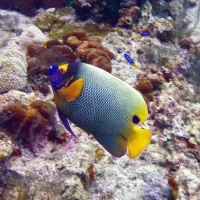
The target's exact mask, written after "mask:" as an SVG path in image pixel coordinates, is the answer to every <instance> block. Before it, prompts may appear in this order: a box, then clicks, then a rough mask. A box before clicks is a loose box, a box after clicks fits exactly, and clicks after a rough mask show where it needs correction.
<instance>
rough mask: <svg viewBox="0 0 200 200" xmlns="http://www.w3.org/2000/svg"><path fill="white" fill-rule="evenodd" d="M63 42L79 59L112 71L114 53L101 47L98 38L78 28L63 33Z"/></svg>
mask: <svg viewBox="0 0 200 200" xmlns="http://www.w3.org/2000/svg"><path fill="white" fill-rule="evenodd" d="M63 43H64V44H67V45H68V46H70V47H72V48H73V49H74V50H75V52H76V53H77V55H78V57H80V59H81V61H83V62H86V63H88V64H92V65H94V66H96V67H99V68H102V69H104V70H106V71H108V72H111V71H112V66H111V59H113V58H114V54H113V53H112V52H111V51H109V50H108V49H107V48H105V47H103V46H102V45H101V43H100V41H99V39H98V38H95V37H91V35H90V34H88V33H87V32H86V31H84V30H82V29H78V30H75V31H72V32H71V33H68V34H67V35H64V36H63Z"/></svg>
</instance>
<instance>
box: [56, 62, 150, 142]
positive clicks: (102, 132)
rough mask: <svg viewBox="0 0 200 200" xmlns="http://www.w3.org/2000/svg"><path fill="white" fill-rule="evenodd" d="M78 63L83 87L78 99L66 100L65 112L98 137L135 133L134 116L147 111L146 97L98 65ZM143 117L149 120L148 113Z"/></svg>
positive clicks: (74, 121) (125, 135)
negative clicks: (133, 130) (133, 129)
mask: <svg viewBox="0 0 200 200" xmlns="http://www.w3.org/2000/svg"><path fill="white" fill-rule="evenodd" d="M75 64H79V65H80V66H79V70H78V72H77V74H76V75H75V79H78V78H84V86H83V89H82V92H81V94H80V96H79V97H78V98H77V99H76V100H75V101H73V102H63V104H62V107H61V108H60V109H61V110H62V112H63V113H64V114H65V116H66V117H67V118H68V119H69V120H70V121H72V122H73V123H74V124H76V125H77V126H78V127H80V128H82V129H83V130H85V131H86V132H88V133H92V135H93V136H94V137H95V138H96V139H98V138H99V137H101V139H102V137H105V138H107V137H108V136H110V137H113V136H114V137H115V136H118V135H119V134H121V135H123V136H124V137H125V138H127V137H128V136H129V134H130V133H131V132H132V128H133V123H132V117H133V115H134V114H136V115H137V113H138V115H139V114H140V113H145V111H144V110H147V108H146V104H145V102H144V100H143V97H142V96H141V95H140V94H139V92H137V91H136V90H134V89H133V88H132V87H131V86H129V85H127V84H126V83H124V82H123V81H121V80H120V79H118V78H116V77H114V76H112V75H110V74H109V73H107V72H105V71H103V70H101V69H99V68H96V67H94V66H91V65H88V64H83V63H75ZM136 110H137V111H136ZM146 113H147V112H146ZM144 118H145V120H146V118H147V116H145V117H144ZM143 121H144V120H143Z"/></svg>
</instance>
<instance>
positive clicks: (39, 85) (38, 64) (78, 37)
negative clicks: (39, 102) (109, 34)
mask: <svg viewBox="0 0 200 200" xmlns="http://www.w3.org/2000/svg"><path fill="white" fill-rule="evenodd" d="M72 50H73V51H72ZM77 58H80V59H81V61H83V62H86V63H89V64H92V65H94V66H97V67H100V68H102V69H104V70H106V71H108V72H111V71H112V66H111V59H113V58H114V54H113V53H112V52H110V51H109V50H108V49H107V48H105V47H103V46H102V45H101V40H100V38H99V37H95V36H92V35H90V34H89V33H87V32H86V31H84V30H82V29H77V30H74V31H72V32H70V33H67V34H66V35H64V37H63V42H62V43H61V42H59V41H58V40H49V41H47V42H46V43H45V44H44V45H43V46H37V45H29V46H28V49H27V60H28V83H29V85H30V87H31V88H32V90H33V91H35V92H36V93H38V92H39V93H40V94H42V95H46V94H48V92H49V91H50V88H49V82H48V67H49V66H50V65H54V64H63V63H69V62H74V61H76V59H77Z"/></svg>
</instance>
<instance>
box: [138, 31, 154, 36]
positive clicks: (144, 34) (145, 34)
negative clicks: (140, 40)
mask: <svg viewBox="0 0 200 200" xmlns="http://www.w3.org/2000/svg"><path fill="white" fill-rule="evenodd" d="M140 35H141V36H142V37H145V36H150V35H151V33H150V32H149V31H143V32H142V33H140Z"/></svg>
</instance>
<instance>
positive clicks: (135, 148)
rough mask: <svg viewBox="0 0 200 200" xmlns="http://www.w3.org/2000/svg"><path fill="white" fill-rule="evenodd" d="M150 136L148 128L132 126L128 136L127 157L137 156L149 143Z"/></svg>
mask: <svg viewBox="0 0 200 200" xmlns="http://www.w3.org/2000/svg"><path fill="white" fill-rule="evenodd" d="M151 136H152V134H151V131H150V130H148V129H142V128H137V127H134V130H133V133H132V134H131V136H130V137H129V138H128V145H127V147H128V152H129V157H130V158H135V157H137V156H138V155H139V154H140V153H141V152H142V151H143V150H144V149H145V148H146V147H147V145H148V144H149V143H150V141H151Z"/></svg>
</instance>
